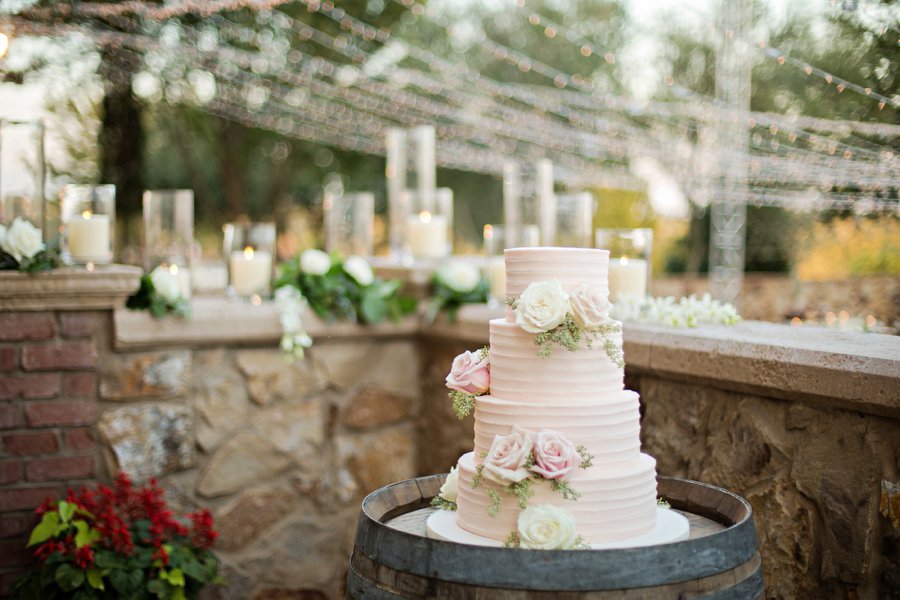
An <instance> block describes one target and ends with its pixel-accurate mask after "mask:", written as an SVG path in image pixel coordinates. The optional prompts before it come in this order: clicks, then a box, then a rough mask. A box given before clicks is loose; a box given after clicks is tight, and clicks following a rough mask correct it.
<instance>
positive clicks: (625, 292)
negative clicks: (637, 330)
mask: <svg viewBox="0 0 900 600" xmlns="http://www.w3.org/2000/svg"><path fill="white" fill-rule="evenodd" d="M594 235H595V243H596V246H597V248H605V249H607V250H609V299H610V301H612V302H616V301H617V300H619V299H623V298H638V299H643V298H645V297H646V296H647V289H648V288H649V286H650V271H651V269H650V257H651V252H652V250H653V230H652V229H598V230H597V231H596V232H595V234H594Z"/></svg>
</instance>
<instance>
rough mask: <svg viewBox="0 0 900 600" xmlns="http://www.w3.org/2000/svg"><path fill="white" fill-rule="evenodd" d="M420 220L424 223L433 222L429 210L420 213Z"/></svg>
mask: <svg viewBox="0 0 900 600" xmlns="http://www.w3.org/2000/svg"><path fill="white" fill-rule="evenodd" d="M419 220H420V221H422V222H423V223H431V213H430V212H428V211H427V210H423V211H422V212H420V213H419Z"/></svg>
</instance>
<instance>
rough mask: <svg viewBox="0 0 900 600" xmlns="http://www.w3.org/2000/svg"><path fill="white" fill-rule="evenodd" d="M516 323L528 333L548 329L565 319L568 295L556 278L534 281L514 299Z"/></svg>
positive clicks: (567, 308)
mask: <svg viewBox="0 0 900 600" xmlns="http://www.w3.org/2000/svg"><path fill="white" fill-rule="evenodd" d="M515 307H516V308H515V310H516V323H518V324H519V326H520V327H521V328H522V329H524V330H525V331H527V332H528V333H544V332H545V331H550V330H551V329H554V328H556V327H558V326H560V325H562V322H563V321H565V320H566V313H567V312H569V295H568V294H566V292H565V291H564V290H563V289H562V285H560V283H559V282H558V281H556V280H551V281H540V282H534V283H531V284H529V285H528V287H527V288H525V291H524V292H522V295H521V296H519V299H518V300H517V301H516V305H515Z"/></svg>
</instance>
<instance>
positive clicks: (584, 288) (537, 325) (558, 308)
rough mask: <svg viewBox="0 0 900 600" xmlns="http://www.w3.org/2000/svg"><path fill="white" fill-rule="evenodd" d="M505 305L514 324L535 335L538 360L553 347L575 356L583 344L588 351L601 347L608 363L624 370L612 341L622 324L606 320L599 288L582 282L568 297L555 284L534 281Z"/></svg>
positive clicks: (607, 315) (618, 347) (605, 298)
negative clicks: (513, 318)
mask: <svg viewBox="0 0 900 600" xmlns="http://www.w3.org/2000/svg"><path fill="white" fill-rule="evenodd" d="M506 303H507V304H509V305H510V306H511V307H512V309H513V312H514V313H515V315H516V323H517V324H518V325H519V326H520V327H521V328H522V329H524V330H525V331H527V332H529V333H533V334H535V338H534V343H535V345H536V346H538V352H537V354H538V356H540V357H541V358H546V357H547V356H550V354H551V353H552V346H553V345H554V344H556V345H558V346H562V347H563V348H565V349H566V350H568V351H570V352H575V351H576V350H578V349H579V348H581V347H582V345H583V344H582V342H583V340H587V346H588V347H589V348H593V347H594V344H595V343H597V342H600V343H602V346H603V349H604V350H605V351H606V355H607V356H608V357H609V359H610V361H612V363H613V364H615V365H616V366H617V367H624V366H625V357H624V354H623V353H622V346H621V344H619V343H616V341H615V340H614V339H613V338H612V334H615V333H619V332H621V331H622V324H621V323H619V322H618V321H616V320H614V319H613V318H612V317H611V316H610V309H611V308H612V305H611V304H610V303H609V299H608V295H607V294H606V293H604V292H603V290H602V289H601V288H599V287H597V286H593V285H590V284H588V283H585V282H582V283H581V284H579V285H578V286H577V287H576V288H575V289H574V290H572V292H571V294H569V293H566V291H565V290H563V288H562V285H561V284H560V283H559V282H558V281H556V280H550V281H536V282H532V283H530V284H529V285H528V287H527V288H525V291H524V292H522V295H521V296H519V297H518V298H508V299H507V301H506Z"/></svg>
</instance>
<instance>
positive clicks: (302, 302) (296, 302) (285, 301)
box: [275, 285, 312, 358]
mask: <svg viewBox="0 0 900 600" xmlns="http://www.w3.org/2000/svg"><path fill="white" fill-rule="evenodd" d="M306 307H307V302H306V298H304V297H303V294H301V293H300V290H298V289H297V288H295V287H293V286H290V285H286V286H283V287H280V288H278V289H277V290H275V310H276V311H277V312H278V321H279V323H280V324H281V331H282V334H281V350H282V351H283V352H285V353H287V354H290V355H291V356H293V357H294V358H303V355H304V352H305V350H306V348H309V347H310V346H312V338H311V337H309V334H308V333H306V329H305V328H304V326H303V311H305V310H306Z"/></svg>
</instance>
